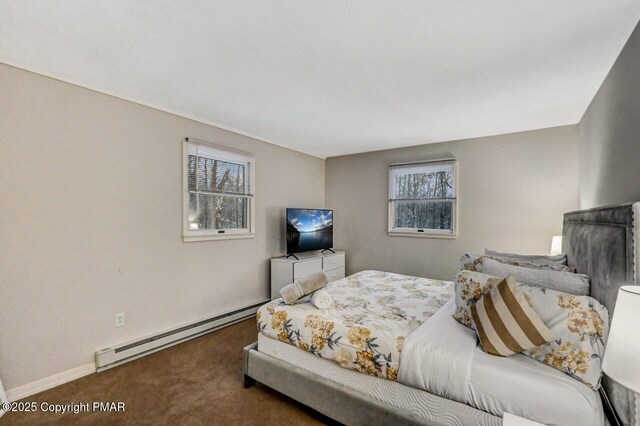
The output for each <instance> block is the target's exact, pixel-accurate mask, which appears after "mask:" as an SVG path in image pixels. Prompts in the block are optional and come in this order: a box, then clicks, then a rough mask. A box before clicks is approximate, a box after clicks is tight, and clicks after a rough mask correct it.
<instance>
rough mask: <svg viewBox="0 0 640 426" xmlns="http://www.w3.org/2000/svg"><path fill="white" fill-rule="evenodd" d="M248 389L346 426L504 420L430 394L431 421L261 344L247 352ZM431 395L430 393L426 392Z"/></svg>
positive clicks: (493, 424) (494, 425)
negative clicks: (266, 390)
mask: <svg viewBox="0 0 640 426" xmlns="http://www.w3.org/2000/svg"><path fill="white" fill-rule="evenodd" d="M244 374H245V378H244V385H245V387H250V386H252V385H253V384H254V383H255V381H258V382H260V383H262V384H264V385H266V386H269V387H270V388H272V389H274V390H276V391H278V392H280V393H282V394H284V395H287V396H288V397H290V398H292V399H294V400H296V401H298V402H300V403H302V404H304V405H306V406H308V407H311V408H313V409H314V410H316V411H318V412H320V413H322V414H324V415H325V416H327V417H329V418H331V419H333V420H336V421H338V422H340V423H342V424H345V425H367V426H377V425H434V426H435V425H437V426H440V425H460V426H462V425H483V426H484V425H486V426H499V425H501V424H502V418H500V417H496V416H493V415H491V414H489V413H486V412H484V411H480V410H477V409H475V408H473V407H471V406H469V405H465V404H461V403H459V402H456V401H452V400H449V399H446V398H442V397H439V396H436V395H433V394H429V396H430V397H432V398H433V401H434V404H433V407H429V414H430V415H431V418H429V419H427V418H422V417H418V416H417V415H415V414H413V413H411V412H410V411H407V410H402V409H400V408H397V407H394V406H393V405H390V404H387V403H385V402H384V401H381V400H378V399H374V398H372V397H370V396H368V395H364V394H362V393H360V392H358V391H356V390H354V389H351V388H349V387H346V386H342V385H340V384H338V383H336V382H334V381H332V380H329V379H325V378H324V377H321V376H318V375H317V374H313V373H311V372H308V371H306V370H304V369H302V368H300V367H297V366H295V365H293V364H290V363H288V362H285V361H282V360H279V359H277V358H274V357H272V356H271V355H267V354H264V353H262V352H259V351H258V342H255V343H253V344H251V345H249V346H247V347H245V348H244ZM425 393H427V392H425Z"/></svg>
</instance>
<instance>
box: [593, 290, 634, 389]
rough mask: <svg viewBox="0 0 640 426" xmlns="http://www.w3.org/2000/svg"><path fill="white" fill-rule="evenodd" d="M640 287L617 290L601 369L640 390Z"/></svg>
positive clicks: (630, 386)
mask: <svg viewBox="0 0 640 426" xmlns="http://www.w3.org/2000/svg"><path fill="white" fill-rule="evenodd" d="M639 325H640V286H635V285H628V286H622V287H620V290H618V300H617V301H616V309H615V311H614V314H613V319H612V320H611V329H610V331H609V339H608V340H607V347H606V350H605V353H604V361H603V363H602V369H603V370H604V372H605V374H606V375H607V376H609V377H610V378H611V379H613V380H615V381H616V382H618V383H620V384H621V385H622V386H624V387H626V388H628V389H631V390H632V391H634V392H640V333H639V331H638V326H639Z"/></svg>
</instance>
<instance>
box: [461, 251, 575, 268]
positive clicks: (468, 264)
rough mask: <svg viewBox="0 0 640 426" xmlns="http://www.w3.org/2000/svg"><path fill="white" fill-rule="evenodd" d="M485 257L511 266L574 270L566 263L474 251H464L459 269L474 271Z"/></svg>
mask: <svg viewBox="0 0 640 426" xmlns="http://www.w3.org/2000/svg"><path fill="white" fill-rule="evenodd" d="M485 257H486V258H490V259H494V260H496V261H498V262H500V263H506V264H508V265H513V266H522V267H524V268H534V269H550V270H552V271H563V272H576V270H575V268H570V267H568V266H566V265H540V264H536V263H531V262H524V261H521V260H513V259H507V258H503V257H497V256H487V255H483V254H474V253H465V254H463V255H462V257H461V258H460V269H461V270H466V271H476V265H477V264H478V263H479V262H480V261H481V260H482V259H483V258H485Z"/></svg>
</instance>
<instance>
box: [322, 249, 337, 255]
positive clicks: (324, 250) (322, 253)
mask: <svg viewBox="0 0 640 426" xmlns="http://www.w3.org/2000/svg"><path fill="white" fill-rule="evenodd" d="M325 251H330V252H331V253H333V254H336V252H335V251H333V250H332V249H324V250H322V251H321V252H320V253H321V254H324V252H325Z"/></svg>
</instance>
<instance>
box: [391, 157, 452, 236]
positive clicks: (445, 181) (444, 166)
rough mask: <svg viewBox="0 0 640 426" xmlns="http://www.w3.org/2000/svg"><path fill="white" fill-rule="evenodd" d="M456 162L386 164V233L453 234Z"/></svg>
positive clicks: (417, 234)
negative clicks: (387, 221)
mask: <svg viewBox="0 0 640 426" xmlns="http://www.w3.org/2000/svg"><path fill="white" fill-rule="evenodd" d="M456 211H457V200H456V162H455V160H446V161H438V162H424V163H412V164H392V165H390V166H389V234H390V235H412V236H430V237H455V235H456Z"/></svg>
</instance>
